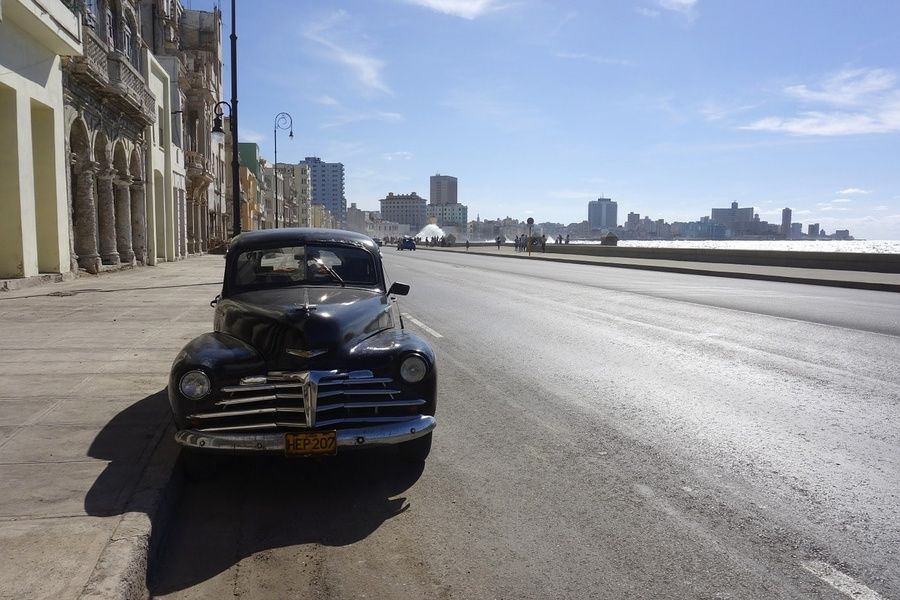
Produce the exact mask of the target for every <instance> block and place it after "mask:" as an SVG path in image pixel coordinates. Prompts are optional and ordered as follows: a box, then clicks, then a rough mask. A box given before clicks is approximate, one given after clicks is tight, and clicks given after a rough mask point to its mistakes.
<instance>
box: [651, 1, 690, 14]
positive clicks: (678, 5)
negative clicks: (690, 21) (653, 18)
mask: <svg viewBox="0 0 900 600" xmlns="http://www.w3.org/2000/svg"><path fill="white" fill-rule="evenodd" d="M657 4H658V5H659V7H660V8H664V9H666V10H671V11H674V12H680V13H682V14H685V15H690V14H691V11H693V10H694V6H696V5H697V0H657Z"/></svg>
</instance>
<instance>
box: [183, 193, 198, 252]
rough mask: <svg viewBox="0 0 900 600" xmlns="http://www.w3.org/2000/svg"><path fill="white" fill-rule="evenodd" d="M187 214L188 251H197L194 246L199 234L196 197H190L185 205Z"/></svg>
mask: <svg viewBox="0 0 900 600" xmlns="http://www.w3.org/2000/svg"><path fill="white" fill-rule="evenodd" d="M184 212H185V215H187V253H188V254H193V253H194V252H196V250H195V248H194V238H195V236H196V235H197V221H196V219H194V199H193V198H188V199H187V202H186V203H185V207H184Z"/></svg>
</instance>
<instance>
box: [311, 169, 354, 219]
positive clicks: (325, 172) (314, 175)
mask: <svg viewBox="0 0 900 600" xmlns="http://www.w3.org/2000/svg"><path fill="white" fill-rule="evenodd" d="M300 164H301V165H306V166H307V167H308V168H309V196H310V203H311V204H313V205H319V206H324V207H325V208H327V209H328V212H329V213H331V216H332V217H334V219H335V220H336V221H338V223H339V224H340V225H343V224H344V223H345V222H346V220H347V199H346V198H345V197H344V165H343V164H342V163H328V162H324V161H323V160H322V159H320V158H318V157H315V156H307V157H306V158H305V159H304V160H303V161H302V162H301V163H300Z"/></svg>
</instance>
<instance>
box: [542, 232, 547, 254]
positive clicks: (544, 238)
mask: <svg viewBox="0 0 900 600" xmlns="http://www.w3.org/2000/svg"><path fill="white" fill-rule="evenodd" d="M546 251H547V236H546V235H542V236H541V252H546Z"/></svg>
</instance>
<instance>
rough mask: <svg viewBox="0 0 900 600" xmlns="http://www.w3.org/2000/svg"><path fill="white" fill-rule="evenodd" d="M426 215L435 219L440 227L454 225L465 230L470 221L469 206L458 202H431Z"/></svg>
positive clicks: (460, 229) (462, 230)
mask: <svg viewBox="0 0 900 600" xmlns="http://www.w3.org/2000/svg"><path fill="white" fill-rule="evenodd" d="M425 215H426V216H427V217H428V218H429V219H434V220H435V222H436V223H437V225H438V227H447V226H448V225H449V226H452V227H456V228H457V229H458V230H459V231H461V232H464V231H465V230H466V225H467V223H468V221H469V207H467V206H466V205H465V204H459V203H458V202H456V203H453V204H433V203H432V204H429V205H428V206H427V207H426V211H425Z"/></svg>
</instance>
